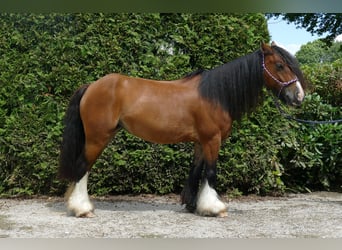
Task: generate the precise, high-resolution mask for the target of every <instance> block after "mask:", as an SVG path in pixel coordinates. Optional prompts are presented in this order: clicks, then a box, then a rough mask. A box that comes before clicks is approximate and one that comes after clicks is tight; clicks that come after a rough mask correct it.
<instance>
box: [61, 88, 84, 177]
mask: <svg viewBox="0 0 342 250" xmlns="http://www.w3.org/2000/svg"><path fill="white" fill-rule="evenodd" d="M88 86H89V85H83V86H82V87H80V88H79V89H78V90H77V91H76V92H75V93H74V95H73V96H72V97H71V99H70V103H69V107H68V110H67V111H66V115H65V118H64V132H63V140H62V144H61V153H60V158H59V176H60V178H62V179H67V180H70V181H76V182H77V181H79V180H80V179H81V178H82V177H83V176H84V175H85V173H86V171H87V167H88V164H87V160H86V159H85V156H84V145H85V135H84V128H83V123H82V120H81V116H80V101H81V99H82V97H83V95H84V93H85V91H86V90H87V88H88Z"/></svg>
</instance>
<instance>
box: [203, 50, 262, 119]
mask: <svg viewBox="0 0 342 250" xmlns="http://www.w3.org/2000/svg"><path fill="white" fill-rule="evenodd" d="M261 62H262V51H261V50H258V51H256V52H254V53H251V54H249V55H246V56H243V57H240V58H238V59H235V60H233V61H231V62H228V63H226V64H223V65H221V66H218V67H216V68H214V69H212V70H208V71H204V72H202V73H201V75H202V78H201V82H200V84H199V93H200V95H201V96H202V97H203V98H205V99H207V100H209V101H211V102H213V103H215V104H218V105H220V106H221V107H222V108H223V109H224V110H225V111H226V112H228V113H229V114H230V116H231V117H232V119H234V120H240V119H241V117H242V115H243V114H245V113H250V112H251V111H252V110H253V109H254V108H255V107H256V106H257V105H258V103H259V101H260V100H261V99H262V98H261V97H262V87H263V85H264V77H263V68H262V63H261Z"/></svg>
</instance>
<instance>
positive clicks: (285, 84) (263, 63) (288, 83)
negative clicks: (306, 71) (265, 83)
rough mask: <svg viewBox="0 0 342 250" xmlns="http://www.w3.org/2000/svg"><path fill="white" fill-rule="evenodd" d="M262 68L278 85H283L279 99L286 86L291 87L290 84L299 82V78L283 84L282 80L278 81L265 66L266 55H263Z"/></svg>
mask: <svg viewBox="0 0 342 250" xmlns="http://www.w3.org/2000/svg"><path fill="white" fill-rule="evenodd" d="M262 67H263V69H264V70H265V71H266V73H267V74H268V75H269V76H270V77H271V78H272V79H273V80H274V81H276V82H277V83H279V84H280V85H281V89H280V90H279V93H278V97H279V96H280V93H281V91H282V90H283V88H284V87H286V86H289V85H290V84H292V83H294V82H296V81H298V78H297V76H296V77H295V78H294V79H291V80H289V81H287V82H282V81H280V80H278V79H277V78H276V77H275V76H274V75H272V73H271V72H270V71H269V70H268V69H267V68H266V64H265V55H264V53H262Z"/></svg>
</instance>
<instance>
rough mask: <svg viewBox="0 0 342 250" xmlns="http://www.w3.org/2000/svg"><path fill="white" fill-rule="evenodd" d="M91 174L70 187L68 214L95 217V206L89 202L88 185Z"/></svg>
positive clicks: (87, 174) (68, 192) (67, 197)
mask: <svg viewBox="0 0 342 250" xmlns="http://www.w3.org/2000/svg"><path fill="white" fill-rule="evenodd" d="M88 176H89V172H87V173H86V174H85V175H84V176H83V177H82V178H81V179H80V180H79V181H78V182H74V183H72V184H71V185H70V187H69V189H68V191H67V193H66V199H67V207H68V212H69V213H70V214H71V215H75V216H76V217H86V218H91V217H94V213H93V212H94V206H93V204H92V203H91V202H90V200H89V195H88V189H87V183H88Z"/></svg>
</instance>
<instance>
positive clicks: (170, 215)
mask: <svg viewBox="0 0 342 250" xmlns="http://www.w3.org/2000/svg"><path fill="white" fill-rule="evenodd" d="M92 201H93V202H94V204H95V209H96V210H95V213H96V217H94V218H75V217H71V216H68V215H67V213H66V207H65V203H64V201H63V199H62V198H55V197H53V198H51V197H50V198H47V197H46V198H33V199H0V238H79V237H81V238H84V237H87V238H88V237H90V238H342V193H332V192H316V193H311V194H297V195H289V196H287V197H281V198H274V197H263V198H261V197H257V196H248V197H241V198H239V199H233V200H231V199H227V198H224V201H225V202H227V203H228V217H226V218H212V217H200V216H197V215H194V214H191V213H188V212H186V210H185V209H184V207H183V206H181V205H180V204H179V197H178V196H177V195H166V196H153V195H140V196H114V197H106V198H93V199H92Z"/></svg>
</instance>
